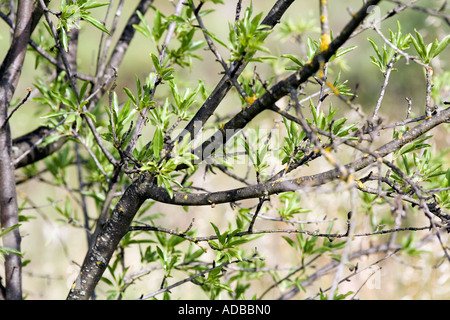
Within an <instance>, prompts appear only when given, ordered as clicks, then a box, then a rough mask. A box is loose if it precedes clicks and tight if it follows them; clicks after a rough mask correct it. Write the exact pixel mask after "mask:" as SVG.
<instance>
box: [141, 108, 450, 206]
mask: <svg viewBox="0 0 450 320" xmlns="http://www.w3.org/2000/svg"><path fill="white" fill-rule="evenodd" d="M448 121H450V108H447V109H445V110H442V111H441V112H439V113H438V114H436V115H434V116H433V117H432V118H430V119H428V120H425V121H424V122H422V123H421V124H419V125H417V126H416V127H414V128H412V129H411V130H409V131H407V132H406V133H405V134H404V135H403V136H402V138H401V139H395V140H392V141H390V142H389V143H386V144H385V145H383V146H381V147H380V148H378V149H376V150H375V151H374V152H373V153H372V154H376V155H377V156H378V157H381V158H382V157H385V156H387V155H388V154H390V153H392V152H394V151H395V150H398V149H400V148H401V147H403V146H404V145H406V144H408V143H410V142H412V141H414V140H416V139H417V138H419V137H420V136H422V135H423V134H425V133H426V132H428V131H429V130H431V129H433V128H434V127H436V126H438V125H440V124H442V123H445V122H448ZM376 161H377V158H376V157H374V156H372V155H363V156H362V157H360V158H359V159H357V160H355V161H354V162H351V163H349V164H347V165H345V166H344V167H345V169H347V172H348V175H350V174H351V173H352V172H356V171H359V170H362V169H364V168H366V167H367V166H369V165H370V164H372V163H374V162H376ZM337 179H347V177H343V176H342V170H341V169H340V168H335V169H332V170H329V171H326V172H322V173H318V174H315V175H312V176H303V177H299V178H296V179H291V180H284V181H279V180H278V181H269V182H266V183H264V184H258V185H252V186H247V187H243V188H238V189H232V190H226V191H218V192H210V193H196V194H188V193H184V192H174V194H173V197H172V198H171V197H170V196H169V194H168V193H167V191H166V190H165V189H164V188H162V187H158V186H156V185H154V184H152V183H149V184H147V191H146V196H147V197H149V198H151V199H153V200H156V201H159V202H164V203H168V204H175V205H183V206H200V205H212V204H219V203H229V202H235V201H239V200H244V199H251V198H259V197H262V196H265V195H266V196H267V195H272V194H277V193H280V192H286V191H294V190H308V189H310V188H312V187H317V186H320V185H323V184H325V183H328V182H330V181H334V180H337Z"/></svg>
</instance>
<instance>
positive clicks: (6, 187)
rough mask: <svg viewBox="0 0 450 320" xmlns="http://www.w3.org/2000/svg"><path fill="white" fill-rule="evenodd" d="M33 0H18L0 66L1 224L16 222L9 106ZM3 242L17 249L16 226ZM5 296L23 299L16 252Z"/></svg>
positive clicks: (11, 256)
mask: <svg viewBox="0 0 450 320" xmlns="http://www.w3.org/2000/svg"><path fill="white" fill-rule="evenodd" d="M33 7H34V6H33V1H31V0H20V1H19V3H18V9H17V22H16V26H15V29H14V35H13V39H12V44H11V47H10V49H9V51H8V53H7V55H6V57H5V60H4V61H3V63H2V65H1V67H0V214H1V224H2V228H5V229H6V228H9V227H12V226H14V225H17V224H18V223H19V216H18V209H17V197H16V183H15V176H14V165H13V156H12V140H11V130H10V126H9V123H8V121H7V117H8V107H9V104H10V101H11V99H12V97H13V95H14V92H15V90H16V88H17V83H18V81H19V77H20V74H21V71H22V66H23V61H24V59H25V54H26V51H27V45H28V41H29V39H30V32H31V20H32V13H33ZM2 240H3V246H4V247H7V248H11V249H14V250H17V251H20V240H21V239H20V232H19V229H18V228H16V229H14V230H12V231H10V232H8V233H7V234H6V235H4V237H3V239H2ZM5 284H6V285H5V288H6V299H9V300H20V299H22V261H21V257H20V256H19V255H17V254H8V255H6V257H5Z"/></svg>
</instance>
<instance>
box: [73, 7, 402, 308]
mask: <svg viewBox="0 0 450 320" xmlns="http://www.w3.org/2000/svg"><path fill="white" fill-rule="evenodd" d="M378 2H379V0H376V1H368V2H367V3H366V4H365V5H364V6H363V7H362V9H361V10H360V11H359V12H358V13H357V14H356V15H355V16H354V18H353V19H352V20H351V22H350V23H349V24H348V25H347V26H346V27H345V28H344V30H343V32H342V33H341V34H340V35H339V36H338V37H337V38H336V39H335V40H334V41H333V42H332V43H330V45H329V47H328V49H326V50H324V51H322V52H321V53H320V54H318V55H317V56H316V57H315V58H314V59H313V61H311V62H310V63H308V64H307V65H305V66H304V67H303V68H301V69H300V70H299V71H298V72H295V73H294V74H293V75H291V76H290V77H288V78H287V79H285V80H284V81H281V82H280V83H278V84H277V85H275V86H274V87H273V88H272V90H270V92H269V93H267V94H265V95H263V97H261V98H260V99H259V102H255V103H257V106H258V105H259V109H260V111H261V110H262V109H264V108H267V106H271V105H272V104H273V103H275V102H276V101H277V100H278V99H280V98H281V97H282V96H284V95H287V94H288V93H289V90H290V89H291V88H295V87H297V86H298V85H299V84H300V83H302V82H304V81H306V80H307V79H308V78H309V77H310V76H311V75H313V74H314V73H315V72H316V71H317V69H318V67H319V64H320V62H322V61H328V59H330V57H331V56H332V55H333V54H335V52H336V50H337V49H338V48H339V47H340V46H341V45H342V44H343V43H345V41H346V40H347V39H348V38H349V36H350V34H351V33H352V32H353V31H354V30H355V29H356V28H357V27H358V25H359V24H360V23H361V22H362V20H363V19H364V18H365V17H366V16H367V14H368V12H367V8H368V7H369V6H370V5H374V4H377V3H378ZM277 3H287V2H286V1H278V2H277ZM247 109H248V110H252V109H253V105H252V106H251V107H250V108H247ZM249 112H250V113H251V115H252V116H253V117H254V115H255V114H254V113H253V111H249ZM253 117H249V116H248V115H243V119H239V117H235V118H233V121H236V122H237V123H234V122H231V124H229V125H230V126H231V127H232V128H242V127H243V126H245V125H246V124H247V123H248V121H249V120H251V119H253ZM405 138H406V137H405ZM364 160H366V161H367V160H368V159H364ZM370 160H371V161H372V162H373V161H374V160H373V159H370ZM359 165H362V164H359ZM366 165H367V164H366ZM334 177H336V173H335V172H334V171H331V172H330V173H325V174H323V176H318V177H316V178H314V177H305V178H304V179H303V183H302V181H298V182H297V181H295V180H294V181H292V180H290V181H284V182H275V183H272V184H271V185H266V184H262V185H257V186H254V187H251V188H255V189H254V190H256V191H255V192H254V190H252V189H246V188H242V189H236V190H233V191H232V194H231V193H229V194H227V193H221V194H219V193H212V194H207V195H204V194H200V195H188V194H184V193H183V194H182V195H181V194H179V193H176V194H175V195H174V197H173V198H170V197H169V196H168V194H167V192H166V191H165V190H164V191H163V190H162V188H158V187H156V186H155V179H154V177H152V176H150V175H146V174H143V175H141V176H139V177H138V178H137V179H136V180H135V181H134V182H133V183H132V184H131V185H130V186H129V187H128V189H127V190H126V191H125V193H124V195H123V196H122V198H121V199H120V200H119V202H118V204H117V205H116V206H115V208H114V210H113V212H112V214H111V218H110V219H109V220H108V221H107V223H106V226H105V228H104V229H103V230H102V231H101V232H100V234H99V235H98V236H97V238H96V239H95V242H94V245H93V247H92V248H91V249H90V250H89V252H88V253H87V255H86V257H85V260H84V262H83V266H82V268H81V270H80V273H79V276H78V278H77V280H76V281H75V282H74V284H73V287H72V289H71V290H70V292H69V295H68V299H89V297H90V296H91V294H92V292H93V290H94V288H95V286H96V285H97V282H98V281H99V280H100V278H101V276H102V274H103V272H104V270H105V269H106V267H107V265H108V263H109V261H110V259H111V257H112V255H113V253H114V251H115V249H116V247H117V245H118V243H119V242H120V240H121V238H122V237H123V236H124V235H125V234H126V232H127V231H128V227H129V224H130V223H131V221H132V220H133V218H134V216H135V214H136V213H137V211H138V210H139V208H140V206H141V205H142V203H143V202H144V201H145V200H146V199H148V198H152V197H156V198H158V200H159V199H161V201H162V202H168V203H171V201H177V202H178V201H180V202H185V201H186V200H187V199H189V197H190V196H191V197H197V198H196V199H195V203H196V204H212V203H220V202H230V201H232V198H233V197H236V198H239V197H242V194H244V198H250V197H262V196H265V195H267V194H273V193H277V192H283V191H286V189H290V190H292V189H293V188H295V187H298V186H300V185H305V184H308V183H309V184H315V183H318V182H319V181H322V182H321V183H325V182H326V181H329V179H333V178H334ZM300 180H301V179H300ZM211 197H212V198H211ZM221 197H222V198H221ZM223 197H224V198H223ZM171 199H175V200H171ZM192 199H194V198H192ZM192 199H191V200H192ZM227 199H228V200H227ZM225 200H226V201H225ZM191 203H193V202H191ZM187 204H189V203H187Z"/></svg>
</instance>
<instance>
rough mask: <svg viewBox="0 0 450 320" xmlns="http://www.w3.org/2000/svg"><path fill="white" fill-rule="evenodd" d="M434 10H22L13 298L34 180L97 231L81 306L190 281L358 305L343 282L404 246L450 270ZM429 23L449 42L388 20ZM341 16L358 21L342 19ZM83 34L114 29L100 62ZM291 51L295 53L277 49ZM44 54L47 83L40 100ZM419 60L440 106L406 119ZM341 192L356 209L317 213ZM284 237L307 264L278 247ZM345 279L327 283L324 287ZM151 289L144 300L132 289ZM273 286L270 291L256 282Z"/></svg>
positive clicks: (210, 291)
mask: <svg viewBox="0 0 450 320" xmlns="http://www.w3.org/2000/svg"><path fill="white" fill-rule="evenodd" d="M416 2H418V1H407V2H401V1H380V0H371V1H364V2H363V3H362V4H361V3H359V2H358V4H352V8H347V11H346V10H345V8H340V9H339V10H340V12H335V11H334V10H338V9H336V8H335V7H332V9H331V7H330V6H331V4H330V5H329V4H327V1H323V0H320V1H318V4H317V8H316V9H317V14H313V15H312V16H311V15H310V16H307V14H306V13H305V12H299V11H298V10H295V8H296V6H297V5H298V3H297V2H296V1H294V0H278V1H273V3H271V4H270V5H271V7H270V8H269V10H267V11H265V10H264V8H262V7H263V5H261V4H259V3H256V2H255V3H252V2H250V3H249V2H248V1H247V2H243V1H242V0H237V1H235V2H234V3H233V4H232V5H230V3H229V2H227V3H225V1H220V0H210V1H195V0H179V1H173V2H168V3H164V2H162V1H152V0H140V1H135V2H133V3H132V4H131V1H128V2H125V1H123V0H120V1H110V2H97V1H93V0H84V1H70V0H62V1H44V0H37V1H26V0H19V1H17V2H16V1H3V2H2V4H1V8H0V9H1V11H0V14H1V18H2V20H3V26H2V28H3V30H4V31H3V33H4V34H7V33H8V32H9V33H10V40H11V41H10V46H9V50H8V52H7V53H6V55H5V57H4V59H3V63H2V66H1V68H0V90H1V91H0V92H1V94H0V99H1V102H0V107H1V110H0V144H1V145H0V158H1V161H0V183H1V186H0V190H1V192H0V209H1V212H0V213H1V225H2V232H1V233H0V236H1V238H2V245H1V247H0V250H1V251H0V253H1V255H2V257H4V277H3V279H4V282H3V283H1V289H2V290H1V297H2V298H5V299H22V298H23V296H24V294H23V292H22V286H23V285H24V286H25V287H26V284H22V272H23V270H24V269H26V264H25V263H24V262H27V254H26V252H27V250H24V248H22V247H21V231H22V230H23V228H24V225H28V224H33V220H32V219H31V218H30V216H29V215H25V214H24V212H25V208H26V209H33V210H35V211H36V212H39V210H40V208H39V206H37V205H35V204H34V200H33V195H31V194H27V195H26V196H25V199H20V198H19V197H18V196H17V190H20V188H21V186H23V185H27V184H29V183H37V184H50V185H53V186H56V187H57V188H60V189H63V190H65V191H66V192H67V194H68V195H69V196H68V197H67V198H66V200H65V201H61V199H57V198H54V196H53V195H49V196H48V197H47V199H48V201H49V202H50V206H48V207H46V208H47V209H48V210H56V212H58V214H59V216H60V217H62V218H63V219H64V221H66V222H67V223H69V224H71V225H73V226H74V227H75V228H81V229H82V230H84V234H85V238H83V239H79V238H78V239H73V240H72V241H76V242H80V241H85V242H86V251H85V257H84V260H83V261H78V263H79V265H80V267H79V272H78V276H77V277H76V279H75V281H74V282H73V284H72V286H71V287H70V288H69V289H68V295H67V299H90V298H97V297H98V298H105V297H107V298H118V299H121V298H123V297H126V298H141V299H149V298H166V299H170V298H176V297H183V291H177V289H178V288H184V287H185V286H187V285H188V283H193V284H194V285H196V287H197V288H198V290H199V292H203V293H199V294H204V295H206V296H207V297H208V298H210V299H214V298H216V297H219V296H221V297H228V298H232V299H250V298H257V299H264V298H268V297H271V298H274V297H278V298H281V299H288V298H291V297H294V296H295V297H301V298H316V297H318V298H329V299H342V298H346V297H355V296H356V295H357V294H358V292H359V290H358V291H356V292H355V291H345V290H344V291H345V292H342V290H341V287H340V285H341V284H342V283H343V282H347V281H351V280H352V279H353V278H354V277H356V276H357V275H358V274H361V273H363V272H364V271H365V270H368V269H370V268H371V267H373V266H377V265H379V264H381V263H386V262H387V261H391V260H393V259H395V258H397V257H399V256H400V255H402V254H404V255H412V256H419V257H420V256H421V249H420V248H421V247H422V246H424V245H425V244H429V243H432V244H434V245H436V246H437V249H436V250H434V251H433V252H432V254H433V257H434V260H435V261H440V263H443V264H448V263H449V262H450V256H449V252H448V248H447V243H448V239H447V233H448V230H449V221H450V216H449V215H448V213H447V212H446V211H447V210H448V208H449V206H450V200H449V199H450V198H449V196H448V195H449V190H450V188H449V185H450V171H449V170H448V168H447V165H448V159H447V158H446V157H445V147H446V146H442V145H441V146H438V145H437V141H438V140H437V139H435V137H433V135H432V134H430V131H431V130H441V131H439V132H445V131H443V130H445V128H446V123H447V122H448V121H449V119H450V109H449V108H447V107H446V104H448V103H447V101H446V99H447V98H448V83H449V79H450V76H449V73H448V72H446V71H442V70H445V68H446V66H447V64H448V63H449V61H448V59H446V58H444V57H443V56H444V54H446V53H447V52H446V51H445V50H446V47H447V45H448V43H449V42H450V36H448V35H447V36H446V35H445V32H446V31H445V30H447V33H448V25H449V15H448V14H446V13H445V7H444V6H443V7H441V8H433V7H424V6H419V5H417V4H416ZM131 5H133V6H134V5H135V7H134V8H133V9H132V10H131V11H132V12H131V14H130V15H129V16H125V15H124V11H126V10H125V9H126V8H127V7H126V6H131ZM266 5H267V2H266ZM358 5H359V7H357V6H358ZM260 6H261V8H260ZM230 7H231V8H232V9H233V10H232V11H233V14H232V15H231V16H228V11H227V10H225V9H224V8H230ZM332 10H333V11H332ZM414 11H417V12H418V13H419V14H422V15H423V16H433V17H434V18H435V19H436V21H439V22H440V23H441V26H440V27H439V28H438V29H437V30H438V31H439V32H441V33H442V32H443V33H444V35H443V36H441V35H440V34H439V32H438V37H437V38H436V39H431V42H430V43H427V42H428V41H430V39H428V37H424V35H425V32H424V30H415V29H414V30H404V29H405V26H404V25H402V23H401V22H399V21H400V20H398V21H397V24H396V25H395V23H394V26H395V28H392V27H391V28H389V29H387V28H385V27H384V25H385V24H388V23H390V22H392V21H393V20H394V19H395V18H399V19H400V18H401V17H402V16H408V15H410V14H412V13H413V12H414ZM225 12H227V13H225ZM331 14H333V15H334V14H336V15H345V17H346V18H345V19H344V20H345V23H344V24H343V27H336V26H334V25H333V24H332V23H331V21H332V19H330V17H331ZM102 15H103V16H102ZM211 16H213V17H214V19H215V24H214V25H211V24H210V23H211V22H210V21H211V20H210V19H209V17H211ZM122 20H123V21H122ZM212 21H214V20H212ZM394 22H395V21H394ZM217 26H218V27H219V28H221V29H222V32H220V33H219V32H214V31H213V30H215V29H216V28H217ZM446 28H447V29H446ZM85 30H88V31H85ZM431 30H432V28H431V27H430V28H429V29H428V31H430V32H429V33H431ZM433 30H436V29H433ZM83 32H89V33H92V34H93V33H94V32H95V33H96V34H97V35H100V37H99V39H100V41H99V45H98V48H95V58H94V59H92V61H93V62H92V65H91V66H90V68H86V67H85V65H82V64H81V63H80V58H79V57H80V55H81V54H82V53H83V51H84V50H87V48H86V46H84V45H83V41H82V40H81V39H82V37H83V36H86V33H83ZM369 35H370V36H369ZM133 39H134V40H135V41H134V42H132V40H133ZM286 39H289V40H292V42H293V43H294V44H295V46H294V47H288V46H286V47H285V46H282V45H280V46H279V47H277V48H273V47H272V46H271V45H270V43H271V41H278V42H282V41H284V40H286ZM137 40H139V41H137ZM354 41H360V42H364V43H365V44H367V45H368V46H369V48H370V50H371V52H370V53H369V54H367V61H369V62H371V63H372V64H373V66H372V68H373V69H372V71H373V74H374V75H377V76H378V75H381V78H382V81H381V82H380V83H379V84H378V87H377V94H376V97H375V98H373V97H364V93H362V94H358V92H357V89H359V90H360V91H362V92H365V91H367V90H368V88H357V87H353V88H352V86H351V84H350V83H349V81H348V80H345V79H342V74H344V73H345V70H346V65H347V64H348V65H349V67H350V68H355V69H358V66H357V65H352V61H351V58H348V57H351V55H352V54H355V52H358V50H360V49H359V47H357V46H355V45H353V43H354ZM137 42H145V44H146V46H150V47H151V48H152V49H151V50H150V51H143V49H142V46H139V44H141V45H142V43H137ZM292 48H294V49H292ZM89 49H91V48H89ZM130 50H131V51H132V50H140V51H142V52H141V53H142V54H141V56H142V61H139V64H140V65H142V69H145V73H146V76H145V77H141V76H139V75H136V76H135V84H131V85H129V84H127V85H126V86H120V85H119V83H120V81H121V79H122V78H123V77H126V76H127V70H125V69H124V68H122V67H121V66H122V63H123V61H124V59H125V58H126V56H127V54H129V53H130ZM281 50H286V51H283V52H281ZM289 50H290V51H289ZM360 51H361V52H364V51H362V50H360ZM26 55H29V56H30V57H32V58H34V59H35V67H36V70H38V71H39V73H40V75H39V76H38V77H36V78H35V79H34V80H33V83H34V85H33V87H30V88H29V90H27V92H26V93H25V94H23V92H17V87H18V83H19V79H20V78H21V74H22V72H21V71H22V68H23V65H24V59H25V56H26ZM205 61H206V62H207V63H208V64H209V67H210V68H211V70H220V73H219V74H217V75H216V77H215V79H216V80H215V81H213V82H210V80H208V79H209V78H210V77H212V75H211V74H210V75H208V76H210V77H206V76H204V74H203V73H202V72H199V71H200V69H201V68H202V67H201V66H204V65H205ZM413 66H414V67H419V68H420V70H421V71H423V77H422V81H423V90H422V92H423V100H424V105H423V106H422V105H420V103H418V102H416V101H413V100H412V99H410V98H408V97H402V98H405V105H404V107H403V108H401V109H404V110H405V111H404V112H400V113H401V114H402V115H401V116H399V115H398V114H399V112H397V113H395V112H390V111H392V110H390V109H393V108H392V106H390V105H389V104H390V103H391V102H390V101H387V96H388V95H389V94H392V93H391V91H389V88H390V86H391V85H392V82H393V80H392V74H393V72H396V71H399V72H403V71H404V70H406V69H407V68H412V67H413ZM217 68H218V69H217ZM86 70H89V71H86ZM268 70H269V71H268ZM186 74H189V75H188V76H186ZM128 76H129V75H128ZM131 76H134V75H131ZM183 77H184V78H183ZM188 78H189V79H192V78H195V81H192V80H188ZM349 80H350V81H351V79H349ZM370 89H371V88H370ZM364 99H365V100H364ZM360 100H361V101H365V103H367V101H371V102H370V105H361V104H360V103H359V101H360ZM27 104H35V105H36V110H38V111H37V115H38V117H39V119H40V125H39V126H38V127H37V128H36V129H33V130H31V131H29V132H28V133H26V134H24V135H22V136H16V137H14V136H13V134H14V130H11V129H13V128H14V127H13V124H14V123H15V122H14V121H20V119H18V117H15V116H16V115H15V112H16V111H17V110H19V109H20V108H26V107H27ZM224 104H226V105H227V108H226V109H227V110H228V111H227V114H225V115H224V114H223V112H222V111H220V109H221V107H222V106H223V105H224ZM233 104H234V105H233ZM337 105H338V106H339V107H335V106H337ZM398 109H400V108H398ZM383 114H386V115H387V116H384V115H383ZM30 116H31V115H30ZM261 118H264V119H265V120H266V121H269V123H270V124H271V128H270V129H267V128H263V126H262V124H261ZM447 129H448V127H447ZM11 131H13V133H11ZM433 132H434V131H433ZM309 169H314V171H313V173H311V171H309ZM305 171H306V173H305ZM48 177H51V179H50V180H49V179H48ZM73 177H76V178H75V179H74V178H73ZM72 180H74V181H72ZM219 181H220V182H219ZM224 181H228V182H226V183H225V182H224ZM230 181H231V183H232V185H233V187H232V188H230V187H223V186H225V185H227V183H230ZM212 187H213V190H212V189H211V188H212ZM339 197H346V199H348V202H347V203H346V204H345V205H343V206H342V205H337V204H336V206H335V207H334V209H335V211H333V210H331V211H330V212H328V213H327V216H326V217H323V218H319V219H316V218H314V217H316V216H317V212H319V211H320V210H321V209H320V208H321V206H324V203H321V201H328V202H329V201H335V199H338V198H339ZM305 198H306V199H307V198H314V199H317V203H315V204H314V205H313V206H312V205H311V204H310V203H309V202H308V201H307V200H305ZM326 199H328V200H326ZM62 202H63V203H62ZM155 204H158V206H155ZM27 206H31V208H28V207H27ZM326 206H327V207H328V208H330V206H331V208H333V205H332V204H329V203H328V204H327V205H326ZM155 207H158V208H166V209H163V210H164V212H165V214H163V215H162V216H163V217H165V216H166V215H168V214H169V213H171V211H172V210H174V208H177V207H180V208H184V209H185V211H186V212H187V213H186V214H191V213H192V212H193V211H195V210H196V208H198V207H204V208H209V211H210V212H211V213H213V212H217V211H218V209H219V207H220V208H222V209H223V211H220V212H226V217H227V218H226V219H225V220H226V221H225V222H224V218H222V219H221V220H222V223H219V222H218V221H217V220H215V219H213V218H211V217H209V216H207V217H206V216H204V217H202V218H201V219H200V220H201V221H199V218H198V217H197V218H196V219H192V222H191V223H190V224H189V225H188V226H186V225H182V224H177V225H176V226H175V227H173V225H170V224H169V223H168V222H167V221H166V220H165V219H164V218H161V215H157V213H158V212H157V211H155V210H160V209H154V208H155ZM47 209H45V210H47ZM314 211H316V212H314ZM174 213H175V212H174ZM315 213H316V214H315ZM175 214H179V213H178V212H176V213H175ZM230 217H231V218H230ZM299 217H301V218H299ZM364 220H366V221H367V220H370V223H364ZM205 228H206V229H207V230H210V233H209V234H203V233H201V232H204V230H205ZM342 228H344V229H342ZM199 230H203V231H199ZM28 236H30V237H31V236H32V235H28ZM267 237H271V238H270V239H276V240H273V241H277V243H279V245H280V246H284V247H286V248H288V250H292V252H293V254H294V255H295V256H296V257H297V260H296V262H295V263H294V264H293V265H288V263H286V265H279V264H278V263H277V261H276V258H274V259H275V260H271V255H272V254H270V255H266V254H262V253H261V248H263V247H264V246H265V243H267ZM273 237H275V238H273ZM367 239H369V240H370V243H369V241H364V240H367ZM270 241H272V240H270ZM368 243H369V245H368ZM68 245H69V246H70V243H69V244H68ZM135 248H138V251H139V257H138V258H136V257H134V256H133V255H132V254H131V252H132V250H133V249H135ZM364 256H375V257H377V258H376V259H375V260H372V261H371V262H369V263H364V262H363V260H361V258H362V257H364ZM129 257H134V258H129ZM129 259H132V262H130V260H129ZM54 263H55V264H57V263H58V261H55V262H54ZM283 263H284V262H283ZM290 263H292V262H290ZM287 265H288V266H287ZM130 266H133V270H132V269H130ZM136 269H139V270H138V271H136ZM155 270H159V271H160V272H159V273H158V276H153V273H152V272H153V271H155ZM329 273H332V274H333V276H332V278H331V280H329V281H328V282H329V283H328V287H327V288H323V287H322V288H314V289H311V290H312V291H306V288H310V287H313V284H314V282H315V281H316V280H318V279H320V278H323V277H324V275H326V274H329ZM267 275H270V276H271V277H270V281H267V277H266V276H267ZM143 279H150V280H148V281H146V282H145V283H146V285H145V286H144V289H142V288H141V287H139V290H141V292H140V294H139V295H137V296H134V297H133V294H132V293H130V295H127V294H128V292H130V288H133V287H136V286H137V284H138V283H139V282H140V281H141V280H143ZM263 279H266V280H263ZM254 280H258V281H260V284H258V285H260V286H263V287H264V289H263V290H262V291H261V290H260V289H259V290H252V284H253V283H254V282H253V281H254ZM366 281H367V280H366ZM100 284H101V285H100ZM99 287H101V289H99ZM281 287H283V288H284V289H283V290H282V291H281V292H280V288H281ZM362 287H364V283H363V284H362V285H361V288H362ZM105 288H106V289H105ZM105 290H106V293H105ZM142 290H144V291H142ZM299 292H307V293H308V294H307V295H305V294H303V295H302V294H298V293H299ZM297 294H298V295H297Z"/></svg>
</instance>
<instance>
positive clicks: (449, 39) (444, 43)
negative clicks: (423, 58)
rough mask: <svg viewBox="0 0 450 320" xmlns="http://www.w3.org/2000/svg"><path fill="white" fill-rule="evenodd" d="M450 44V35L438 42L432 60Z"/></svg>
mask: <svg viewBox="0 0 450 320" xmlns="http://www.w3.org/2000/svg"><path fill="white" fill-rule="evenodd" d="M449 43H450V35H447V36H446V37H445V38H444V39H442V41H441V42H439V44H438V46H437V47H436V50H435V51H434V55H433V58H434V57H436V56H437V55H438V54H439V53H441V52H442V51H443V50H444V49H445V48H446V47H447V45H448V44H449Z"/></svg>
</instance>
